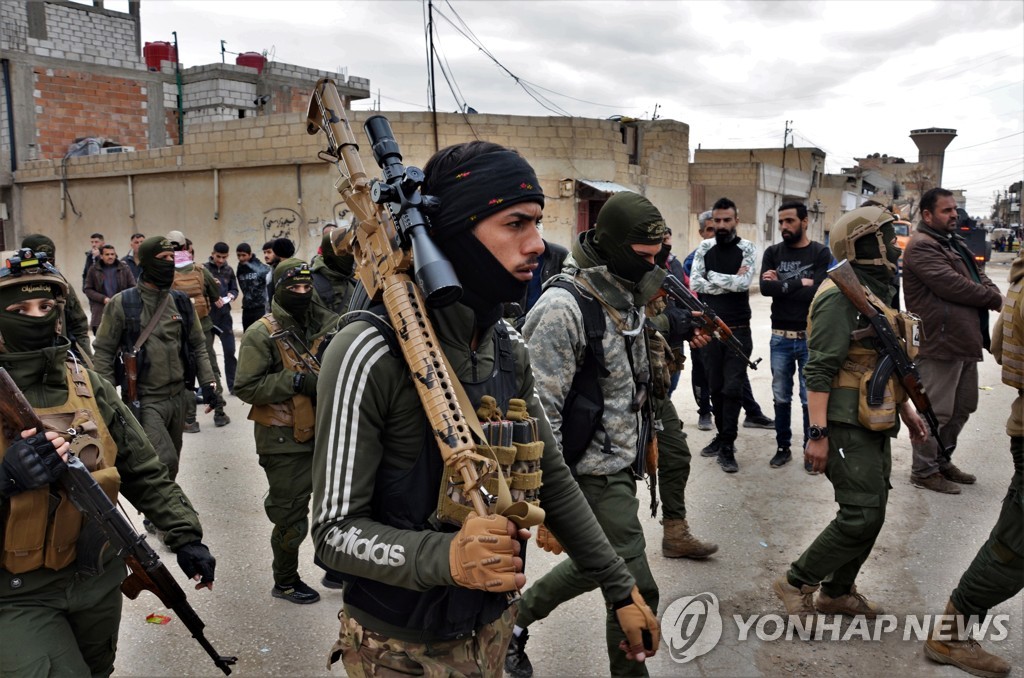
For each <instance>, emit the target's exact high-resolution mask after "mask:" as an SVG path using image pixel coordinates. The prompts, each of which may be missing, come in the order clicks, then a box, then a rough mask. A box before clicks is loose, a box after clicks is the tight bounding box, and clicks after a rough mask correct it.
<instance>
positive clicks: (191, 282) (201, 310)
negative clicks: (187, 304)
mask: <svg viewBox="0 0 1024 678" xmlns="http://www.w3.org/2000/svg"><path fill="white" fill-rule="evenodd" d="M172 287H173V288H174V289H176V290H181V291H182V292H184V293H185V294H187V295H188V296H189V298H190V299H191V300H192V304H193V305H194V306H195V307H196V315H197V316H198V317H199V319H200V320H202V319H203V318H205V317H206V316H208V315H210V300H209V299H207V298H206V277H205V276H204V275H203V271H202V269H200V268H199V267H198V266H195V265H193V266H192V270H191V271H189V272H188V273H182V272H181V271H175V272H174V284H173V285H172Z"/></svg>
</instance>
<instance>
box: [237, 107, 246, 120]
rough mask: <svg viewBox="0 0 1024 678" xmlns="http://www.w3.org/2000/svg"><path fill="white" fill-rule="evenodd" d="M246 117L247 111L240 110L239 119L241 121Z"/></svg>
mask: <svg viewBox="0 0 1024 678" xmlns="http://www.w3.org/2000/svg"><path fill="white" fill-rule="evenodd" d="M244 117H245V109H244V108H239V109H238V119H239V120H241V119H242V118H244Z"/></svg>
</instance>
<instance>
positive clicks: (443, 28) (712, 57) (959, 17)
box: [106, 0, 1024, 216]
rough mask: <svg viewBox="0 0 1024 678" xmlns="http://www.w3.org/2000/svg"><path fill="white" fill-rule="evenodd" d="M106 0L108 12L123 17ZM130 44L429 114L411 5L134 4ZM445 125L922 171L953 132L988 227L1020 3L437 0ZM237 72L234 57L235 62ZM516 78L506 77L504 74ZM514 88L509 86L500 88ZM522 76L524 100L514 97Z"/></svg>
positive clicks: (1019, 77)
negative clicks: (547, 118)
mask: <svg viewBox="0 0 1024 678" xmlns="http://www.w3.org/2000/svg"><path fill="white" fill-rule="evenodd" d="M117 5H118V2H116V1H110V0H108V2H107V3H106V6H107V7H108V8H111V9H121V8H120V7H118V6H117ZM141 7H142V39H143V41H155V40H168V41H169V40H171V31H174V30H176V31H177V32H178V42H179V46H180V50H181V60H182V62H183V63H184V64H185V65H186V66H193V65H199V64H205V63H212V62H217V61H220V59H221V52H220V41H221V40H225V41H227V43H226V48H227V50H229V52H245V51H256V52H262V51H264V50H266V51H267V52H268V55H269V56H270V57H271V58H272V59H273V60H275V61H280V62H285V63H291V64H298V65H302V66H308V67H315V68H320V69H324V70H329V71H336V70H339V68H340V69H347V71H348V73H349V74H350V75H356V76H361V77H365V78H369V80H370V85H371V89H372V92H373V101H369V100H368V101H364V102H358V103H356V104H355V108H357V109H365V108H370V107H377V103H378V96H379V106H380V109H381V110H382V111H384V112H387V111H394V110H426V109H427V108H428V88H427V84H426V83H427V57H426V54H427V50H426V40H425V29H424V24H425V21H424V19H425V14H426V3H425V1H424V2H420V1H419V0H402V1H385V0H373V1H369V0H338V1H331V0H317V1H312V2H300V1H297V0H291V1H288V2H278V1H271V0H249V1H248V2H241V1H240V0H233V1H228V2H218V1H213V0H202V1H199V0H181V1H176V0H146V1H145V2H143V3H142V5H141ZM434 21H435V24H436V34H435V35H436V37H435V45H436V48H437V50H438V54H439V57H440V58H441V59H443V63H444V64H445V69H446V70H447V71H448V73H449V77H450V78H451V79H452V84H453V86H454V88H455V91H456V94H455V95H453V93H452V91H451V89H450V88H449V85H448V84H447V83H446V82H445V78H444V77H443V76H442V74H441V72H440V71H439V70H438V71H437V75H436V79H437V86H436V89H437V107H438V110H443V111H455V110H458V109H459V108H460V106H462V105H468V106H472V107H473V108H475V109H476V110H477V111H479V112H481V113H514V114H521V115H565V114H568V115H574V116H583V117H598V118H606V117H609V116H612V115H625V116H634V117H638V118H650V117H652V116H653V115H655V114H656V115H657V117H659V118H671V119H674V120H679V121H682V122H685V123H687V124H689V125H690V147H691V149H694V148H697V146H698V145H700V146H701V147H703V148H749V147H755V148H756V147H780V146H781V145H782V142H783V134H784V130H785V127H786V121H787V120H791V121H792V123H791V127H792V129H793V139H794V141H795V143H796V145H798V146H817V147H819V148H821V149H823V150H824V151H826V153H827V154H828V159H827V169H828V171H830V172H838V171H839V170H840V168H842V167H848V166H851V165H852V164H853V158H854V157H855V156H856V157H862V156H865V155H867V154H870V153H874V152H878V153H887V154H889V155H896V156H901V157H903V158H906V159H907V160H908V161H915V160H916V159H917V148H916V147H915V146H914V144H913V142H912V141H911V140H910V138H909V136H908V135H909V132H910V130H911V129H918V128H922V127H933V126H935V127H952V128H955V129H957V131H958V135H959V136H958V137H957V138H956V139H955V140H954V141H953V143H952V144H951V145H950V147H949V149H948V151H947V155H946V167H945V175H944V182H943V183H944V184H945V185H946V187H948V188H963V189H966V190H967V195H968V209H969V211H970V212H971V213H972V214H975V215H983V216H988V214H989V211H990V207H991V204H992V198H993V193H994V192H996V191H1002V190H1004V189H1005V188H1006V187H1007V186H1008V185H1009V184H1010V183H1012V182H1014V181H1018V180H1020V179H1021V177H1022V175H1024V3H1022V2H1019V1H1018V0H1009V1H1006V2H1002V1H996V2H981V1H974V0H972V1H969V2H952V1H944V2H924V1H914V2H895V1H886V2H882V1H870V0H861V1H857V2H838V1H835V2H831V1H829V2H769V1H766V0H761V1H751V2H715V1H711V0H704V1H697V2H671V1H669V0H663V1H658V2H639V1H637V0H629V1H626V0H617V1H614V0H590V1H582V0H549V1H547V2H526V1H522V2H513V1H506V2H493V1H487V0H450V2H449V1H446V0H437V2H436V4H435V5H434ZM227 56H228V59H231V60H233V58H234V56H233V54H228V55H227ZM510 73H511V75H510ZM513 76H514V77H513ZM515 78H518V79H519V81H522V82H524V83H525V84H526V88H527V89H529V90H530V92H527V91H524V87H522V86H520V85H519V84H517V80H516V79H515Z"/></svg>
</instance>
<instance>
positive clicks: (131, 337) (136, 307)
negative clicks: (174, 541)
mask: <svg viewBox="0 0 1024 678" xmlns="http://www.w3.org/2000/svg"><path fill="white" fill-rule="evenodd" d="M121 308H123V309H124V319H125V325H126V332H125V342H124V345H125V346H126V347H127V346H130V345H133V344H134V343H135V340H136V339H137V338H138V336H139V332H140V331H141V328H142V294H141V293H140V292H139V289H138V288H137V287H129V288H128V289H126V290H125V291H124V292H122V293H121Z"/></svg>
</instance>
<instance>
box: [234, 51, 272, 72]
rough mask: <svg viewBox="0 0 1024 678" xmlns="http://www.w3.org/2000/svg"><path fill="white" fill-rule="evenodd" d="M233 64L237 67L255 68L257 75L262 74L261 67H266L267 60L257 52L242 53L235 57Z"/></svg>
mask: <svg viewBox="0 0 1024 678" xmlns="http://www.w3.org/2000/svg"><path fill="white" fill-rule="evenodd" d="M235 63H236V64H237V65H239V66H248V67H249V68H255V69H256V72H257V73H262V72H263V67H264V66H266V65H267V58H266V57H265V56H263V55H262V54H260V53H259V52H242V53H241V54H239V55H238V56H236V57H235Z"/></svg>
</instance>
